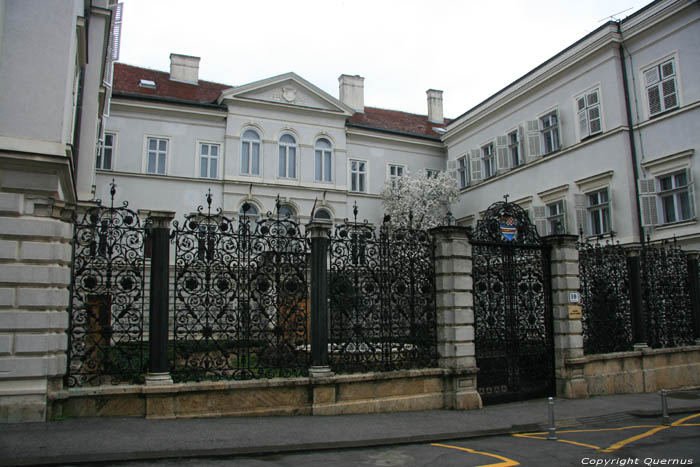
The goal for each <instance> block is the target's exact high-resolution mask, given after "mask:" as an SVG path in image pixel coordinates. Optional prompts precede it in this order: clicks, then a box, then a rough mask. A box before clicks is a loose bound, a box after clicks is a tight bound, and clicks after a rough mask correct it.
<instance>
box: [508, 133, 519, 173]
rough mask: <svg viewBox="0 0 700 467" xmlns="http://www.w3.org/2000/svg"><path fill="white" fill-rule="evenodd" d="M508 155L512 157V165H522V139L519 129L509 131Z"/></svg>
mask: <svg viewBox="0 0 700 467" xmlns="http://www.w3.org/2000/svg"><path fill="white" fill-rule="evenodd" d="M508 156H509V157H510V166H511V167H517V166H519V165H520V139H519V138H518V131H517V130H516V131H513V132H511V133H508Z"/></svg>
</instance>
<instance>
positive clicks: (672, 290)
mask: <svg viewBox="0 0 700 467" xmlns="http://www.w3.org/2000/svg"><path fill="white" fill-rule="evenodd" d="M578 249H579V276H580V280H581V300H582V305H583V317H582V321H583V343H584V353H586V354H598V353H608V352H619V351H626V350H631V349H632V348H633V346H634V344H635V343H646V344H647V345H649V346H651V347H654V348H662V347H676V346H679V345H685V344H692V343H693V342H694V333H695V331H694V317H693V314H694V309H693V305H692V297H691V281H697V278H695V277H691V274H690V272H689V266H688V265H689V263H688V256H687V254H686V252H684V251H683V250H682V249H680V248H679V247H678V246H677V245H675V243H674V244H671V245H669V244H661V245H652V244H650V243H649V241H648V239H647V242H646V243H644V244H643V245H642V246H641V247H639V248H636V249H625V248H623V247H622V246H621V245H619V244H618V243H614V242H607V243H605V244H603V245H601V244H586V243H579V244H578ZM696 293H697V292H696Z"/></svg>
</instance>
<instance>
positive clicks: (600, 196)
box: [582, 188, 612, 235]
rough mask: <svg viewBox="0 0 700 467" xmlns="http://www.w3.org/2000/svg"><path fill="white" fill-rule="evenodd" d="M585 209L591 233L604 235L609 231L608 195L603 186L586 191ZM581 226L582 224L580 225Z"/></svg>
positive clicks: (610, 227)
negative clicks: (589, 191)
mask: <svg viewBox="0 0 700 467" xmlns="http://www.w3.org/2000/svg"><path fill="white" fill-rule="evenodd" d="M586 204H587V206H586V209H587V211H588V216H587V217H588V220H589V225H590V230H589V232H590V234H591V235H604V234H607V233H610V231H611V230H612V225H611V223H610V196H609V195H608V189H607V188H603V189H602V190H597V191H594V192H591V193H586ZM582 228H583V226H582Z"/></svg>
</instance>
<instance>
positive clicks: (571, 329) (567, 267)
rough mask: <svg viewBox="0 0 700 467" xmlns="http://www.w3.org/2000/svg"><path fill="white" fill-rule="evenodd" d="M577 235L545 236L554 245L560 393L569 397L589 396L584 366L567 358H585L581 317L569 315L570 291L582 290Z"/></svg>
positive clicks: (556, 366)
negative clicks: (569, 363) (567, 362)
mask: <svg viewBox="0 0 700 467" xmlns="http://www.w3.org/2000/svg"><path fill="white" fill-rule="evenodd" d="M576 240H577V237H576V236H575V235H555V236H549V237H546V238H545V241H546V242H547V243H548V244H549V246H550V247H551V252H550V255H551V256H550V259H551V278H552V315H553V329H554V336H553V337H554V374H555V379H556V388H557V395H558V396H561V397H567V398H585V397H588V389H587V386H586V380H585V379H584V375H583V366H581V365H571V366H570V367H569V368H567V366H566V361H567V360H569V359H576V358H581V357H583V328H582V325H581V319H580V318H576V317H575V316H574V315H573V314H572V316H570V315H569V310H570V308H569V307H570V306H576V305H580V303H571V302H570V294H571V293H572V292H575V293H579V289H580V284H579V272H578V250H577V249H576Z"/></svg>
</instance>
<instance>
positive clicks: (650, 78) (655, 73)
mask: <svg viewBox="0 0 700 467" xmlns="http://www.w3.org/2000/svg"><path fill="white" fill-rule="evenodd" d="M659 79H660V77H659V68H658V67H654V68H652V69H651V70H647V71H645V72H644V82H645V83H646V86H651V85H652V84H655V83H658V82H659Z"/></svg>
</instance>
